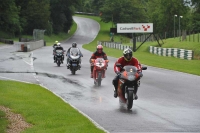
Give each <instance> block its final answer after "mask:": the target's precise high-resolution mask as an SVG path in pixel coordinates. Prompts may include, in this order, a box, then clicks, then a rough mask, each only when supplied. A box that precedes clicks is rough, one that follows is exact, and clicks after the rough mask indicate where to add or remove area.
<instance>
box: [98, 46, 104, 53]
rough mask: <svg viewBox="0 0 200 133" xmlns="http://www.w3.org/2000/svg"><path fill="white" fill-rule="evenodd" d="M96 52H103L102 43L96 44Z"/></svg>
mask: <svg viewBox="0 0 200 133" xmlns="http://www.w3.org/2000/svg"><path fill="white" fill-rule="evenodd" d="M97 52H98V53H102V52H103V46H102V45H97Z"/></svg>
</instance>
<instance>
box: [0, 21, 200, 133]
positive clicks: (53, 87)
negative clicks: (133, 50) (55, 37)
mask: <svg viewBox="0 0 200 133" xmlns="http://www.w3.org/2000/svg"><path fill="white" fill-rule="evenodd" d="M74 20H75V21H76V23H77V25H78V29H77V31H76V33H75V35H74V36H73V37H72V38H70V39H68V40H66V41H65V42H62V44H61V45H62V46H63V47H64V49H65V50H67V49H68V48H69V47H70V46H71V44H72V42H77V44H78V47H79V48H80V49H81V51H82V53H83V58H82V68H81V70H78V71H77V72H76V75H71V72H70V70H69V69H67V68H66V60H65V62H64V64H61V66H60V67H57V65H56V64H55V63H53V55H52V50H53V48H52V46H46V47H43V48H40V49H37V50H34V51H31V52H26V53H23V52H15V48H14V47H13V46H11V45H5V46H1V47H0V53H1V57H0V79H2V80H5V79H11V80H12V79H14V80H19V81H24V82H31V83H35V84H40V85H42V86H44V87H46V88H48V89H49V90H50V91H52V92H53V93H55V95H57V96H59V97H61V98H62V99H63V100H65V101H66V102H68V103H70V104H71V105H72V106H73V107H75V108H76V109H78V110H80V111H81V112H82V113H84V114H85V115H86V116H87V117H89V118H90V119H91V120H93V121H95V124H97V125H98V126H99V127H100V128H103V129H104V130H106V131H107V132H110V133H131V132H200V87H199V83H200V76H195V75H190V74H185V73H180V72H175V71H170V70H165V69H160V68H155V67H151V66H148V69H147V70H146V71H143V74H144V76H143V78H142V79H141V86H140V87H139V90H138V97H139V98H138V100H137V101H135V100H134V103H133V104H134V105H133V108H132V110H130V111H127V109H126V107H125V106H123V105H120V104H119V100H118V98H114V97H113V85H112V79H113V78H114V76H115V73H114V71H113V64H114V62H115V61H116V58H113V57H108V58H109V60H110V62H109V66H108V69H107V71H106V78H105V79H103V81H102V86H100V87H95V86H94V81H93V79H92V78H90V63H89V58H90V56H91V54H92V52H90V51H88V50H85V49H83V48H82V44H86V43H89V42H91V41H92V40H93V39H94V38H95V37H96V35H97V34H98V31H99V25H98V24H97V23H96V22H95V21H93V20H90V19H87V18H81V17H74ZM94 51H95V46H94Z"/></svg>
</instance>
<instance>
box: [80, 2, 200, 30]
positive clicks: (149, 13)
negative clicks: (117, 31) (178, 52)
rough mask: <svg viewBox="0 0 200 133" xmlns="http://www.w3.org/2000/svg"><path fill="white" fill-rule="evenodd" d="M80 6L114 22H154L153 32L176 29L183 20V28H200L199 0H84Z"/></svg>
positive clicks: (105, 19) (83, 9) (81, 10)
mask: <svg viewBox="0 0 200 133" xmlns="http://www.w3.org/2000/svg"><path fill="white" fill-rule="evenodd" d="M78 9H79V10H78V11H79V12H93V13H96V14H99V15H100V16H101V20H102V21H103V22H113V25H114V26H116V24H117V23H153V24H154V32H155V33H163V32H171V31H173V30H174V27H176V30H177V29H178V27H179V21H180V27H181V29H184V30H188V31H195V32H200V0H84V1H82V3H81V4H80V5H79V8H78ZM180 16H182V17H180ZM174 24H175V26H174Z"/></svg>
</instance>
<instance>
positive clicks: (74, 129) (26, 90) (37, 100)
mask: <svg viewBox="0 0 200 133" xmlns="http://www.w3.org/2000/svg"><path fill="white" fill-rule="evenodd" d="M0 98H1V100H0V105H1V106H5V107H7V108H10V109H11V111H12V112H14V113H19V114H21V115H22V116H23V117H24V118H25V120H26V122H28V123H30V124H32V125H33V126H32V127H31V128H29V129H27V130H26V131H25V133H36V132H38V133H64V132H70V133H86V132H90V133H103V131H102V130H100V129H98V128H97V127H96V126H95V125H94V124H93V123H91V121H90V120H89V119H87V118H86V117H84V116H83V115H82V114H80V113H79V112H78V111H77V110H75V109H73V108H72V107H71V106H70V105H69V104H67V103H65V102H64V101H63V100H61V99H60V98H59V97H57V96H55V95H54V94H53V93H52V92H50V91H48V90H46V89H44V88H42V87H40V86H39V85H34V84H26V83H19V82H15V81H2V80H0ZM0 116H1V117H0V118H1V119H0V125H1V126H0V132H1V131H3V130H5V125H6V124H7V123H6V120H5V119H4V118H3V116H5V114H4V113H2V112H0Z"/></svg>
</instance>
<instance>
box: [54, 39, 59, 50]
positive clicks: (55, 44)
mask: <svg viewBox="0 0 200 133" xmlns="http://www.w3.org/2000/svg"><path fill="white" fill-rule="evenodd" d="M58 43H59V42H58V41H55V43H54V44H53V48H54V49H55V47H56V46H57V44H58Z"/></svg>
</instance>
